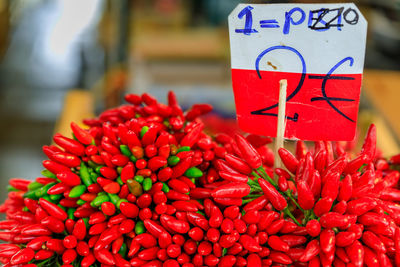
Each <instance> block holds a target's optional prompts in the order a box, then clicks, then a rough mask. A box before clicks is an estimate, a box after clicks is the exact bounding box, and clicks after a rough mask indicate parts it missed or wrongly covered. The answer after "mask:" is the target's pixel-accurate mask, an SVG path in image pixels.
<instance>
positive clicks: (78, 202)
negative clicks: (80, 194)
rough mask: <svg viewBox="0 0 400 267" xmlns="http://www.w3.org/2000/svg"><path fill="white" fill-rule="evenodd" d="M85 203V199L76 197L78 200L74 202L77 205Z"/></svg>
mask: <svg viewBox="0 0 400 267" xmlns="http://www.w3.org/2000/svg"><path fill="white" fill-rule="evenodd" d="M85 203H86V201H85V200H83V199H78V200H77V201H76V204H78V205H79V206H82V205H83V204H85Z"/></svg>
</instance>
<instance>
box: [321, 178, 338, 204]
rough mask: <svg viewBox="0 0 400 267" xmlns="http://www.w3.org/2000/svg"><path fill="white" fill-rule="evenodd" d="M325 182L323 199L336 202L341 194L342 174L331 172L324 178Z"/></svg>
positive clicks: (322, 192)
mask: <svg viewBox="0 0 400 267" xmlns="http://www.w3.org/2000/svg"><path fill="white" fill-rule="evenodd" d="M324 180H325V181H324V185H323V186H322V191H321V197H322V198H324V197H329V198H332V199H333V200H335V199H336V197H337V195H338V193H339V182H340V174H339V173H337V172H331V173H329V174H328V175H327V176H326V177H324Z"/></svg>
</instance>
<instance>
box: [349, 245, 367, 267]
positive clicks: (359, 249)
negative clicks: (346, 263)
mask: <svg viewBox="0 0 400 267" xmlns="http://www.w3.org/2000/svg"><path fill="white" fill-rule="evenodd" d="M345 250H346V253H347V255H348V256H349V258H350V260H351V263H353V264H354V266H356V267H361V266H363V264H364V248H363V245H362V244H361V243H360V242H359V241H358V240H356V241H354V242H353V244H351V245H350V246H348V247H346V248H345Z"/></svg>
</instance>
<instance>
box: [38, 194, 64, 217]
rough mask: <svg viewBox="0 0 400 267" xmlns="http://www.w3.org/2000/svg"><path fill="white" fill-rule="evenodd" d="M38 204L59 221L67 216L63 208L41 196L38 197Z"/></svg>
mask: <svg viewBox="0 0 400 267" xmlns="http://www.w3.org/2000/svg"><path fill="white" fill-rule="evenodd" d="M39 205H40V206H41V207H42V208H43V209H44V210H46V211H47V212H48V213H49V214H51V215H52V216H53V217H55V218H57V219H59V220H61V221H65V220H66V219H67V218H68V215H67V213H66V212H65V211H64V210H63V209H61V208H60V207H58V206H57V205H55V204H53V203H51V202H49V201H47V200H45V199H43V198H41V199H39Z"/></svg>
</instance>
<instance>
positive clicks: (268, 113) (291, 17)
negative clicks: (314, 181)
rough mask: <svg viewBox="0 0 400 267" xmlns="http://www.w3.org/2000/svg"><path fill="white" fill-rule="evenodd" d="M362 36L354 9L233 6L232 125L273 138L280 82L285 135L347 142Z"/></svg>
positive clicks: (352, 129) (363, 28)
mask: <svg viewBox="0 0 400 267" xmlns="http://www.w3.org/2000/svg"><path fill="white" fill-rule="evenodd" d="M366 32H367V22H366V20H365V19H364V17H363V16H362V14H361V13H360V11H359V10H358V9H357V7H356V6H355V5H354V4H270V5H248V4H239V5H238V6H237V7H236V8H235V9H234V10H233V11H232V13H231V14H230V15H229V36H230V45H231V60H232V62H231V64H232V84H233V90H234V94H235V102H236V113H237V118H238V123H239V127H240V128H241V129H242V130H244V131H246V132H250V133H255V134H261V135H268V136H276V124H277V113H278V97H279V81H280V80H281V79H286V80H287V81H288V87H287V98H286V101H287V102H286V119H287V121H286V129H285V137H286V138H292V139H293V138H299V139H303V140H352V139H353V138H354V136H355V130H356V122H357V114H358V106H359V100H360V88H361V80H362V71H363V65H364V53H365V42H366Z"/></svg>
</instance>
